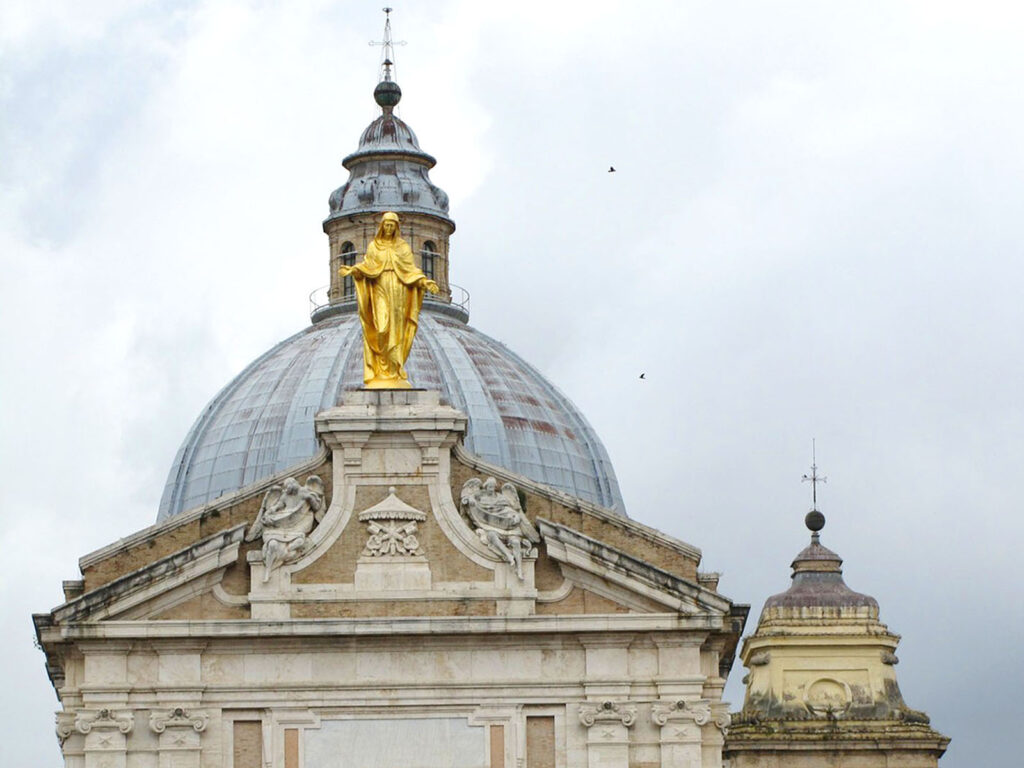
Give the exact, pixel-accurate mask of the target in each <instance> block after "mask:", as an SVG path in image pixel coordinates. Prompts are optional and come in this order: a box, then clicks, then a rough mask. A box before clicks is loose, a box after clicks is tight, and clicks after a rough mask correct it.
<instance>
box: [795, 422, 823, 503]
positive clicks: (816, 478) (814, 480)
mask: <svg viewBox="0 0 1024 768" xmlns="http://www.w3.org/2000/svg"><path fill="white" fill-rule="evenodd" d="M800 482H802V483H810V484H811V501H812V505H811V511H812V512H817V511H818V483H827V482H828V478H827V477H822V476H821V475H819V474H818V457H817V447H816V446H815V444H814V440H813V439H812V440H811V474H809V475H804V476H803V477H802V478H801V480H800Z"/></svg>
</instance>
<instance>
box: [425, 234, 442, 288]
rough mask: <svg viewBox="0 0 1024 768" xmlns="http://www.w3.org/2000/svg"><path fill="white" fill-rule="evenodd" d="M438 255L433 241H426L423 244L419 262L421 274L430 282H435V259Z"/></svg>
mask: <svg viewBox="0 0 1024 768" xmlns="http://www.w3.org/2000/svg"><path fill="white" fill-rule="evenodd" d="M440 255H441V254H439V253H438V252H437V246H436V245H434V242H433V240H427V242H425V243H424V244H423V250H422V251H420V261H421V262H422V263H423V274H424V275H426V276H427V277H429V278H430V279H431V280H437V257H438V256H440Z"/></svg>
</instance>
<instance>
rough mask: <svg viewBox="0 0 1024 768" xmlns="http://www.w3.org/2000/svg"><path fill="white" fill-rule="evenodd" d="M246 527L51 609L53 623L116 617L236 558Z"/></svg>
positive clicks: (220, 534)
mask: <svg viewBox="0 0 1024 768" xmlns="http://www.w3.org/2000/svg"><path fill="white" fill-rule="evenodd" d="M245 528H246V526H245V525H244V524H242V525H236V526H235V527H233V528H228V529H227V530H224V531H219V532H217V533H215V534H213V535H212V536H207V537H206V538H204V539H200V540H199V541H197V542H196V543H195V544H192V545H191V546H188V547H185V548H184V549H181V550H178V551H177V552H174V553H172V554H170V555H167V556H166V557H162V558H160V559H159V560H157V561H155V562H153V563H150V564H149V565H147V566H145V567H143V568H140V569H139V570H137V571H133V572H132V573H129V574H127V575H125V576H122V577H120V578H118V579H115V580H114V581H111V582H109V583H108V584H104V585H103V586H102V587H99V588H98V589H94V590H92V591H90V592H86V593H85V594H83V595H81V596H80V597H76V598H75V599H74V600H69V601H68V602H66V603H64V604H63V605H60V606H58V607H57V608H54V609H53V611H52V614H51V615H52V620H53V621H54V622H55V623H63V622H74V621H87V620H92V621H95V620H97V619H104V618H106V617H107V616H112V615H117V614H118V613H119V612H123V611H126V610H128V609H130V608H133V607H135V606H137V605H139V604H140V603H142V602H145V601H146V600H150V599H152V598H153V597H155V596H157V595H159V594H162V593H164V592H167V591H168V590H171V589H174V588H175V587H178V586H181V585H182V584H185V583H187V582H189V581H191V580H193V579H196V578H198V577H200V576H202V575H204V574H207V573H210V572H212V571H215V570H217V569H218V568H226V567H227V566H228V565H230V564H231V563H233V562H235V561H236V560H237V559H238V549H239V547H240V545H241V543H242V537H243V536H244V534H245Z"/></svg>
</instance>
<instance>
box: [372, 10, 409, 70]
mask: <svg viewBox="0 0 1024 768" xmlns="http://www.w3.org/2000/svg"><path fill="white" fill-rule="evenodd" d="M381 10H382V11H384V39H383V40H371V41H370V45H379V46H381V49H382V50H381V62H380V66H381V72H380V79H381V81H387V82H390V81H391V68H392V67H393V66H394V65H395V61H394V59H395V46H396V45H405V40H392V39H391V11H393V10H394V9H393V8H388V7H385V8H382V9H381Z"/></svg>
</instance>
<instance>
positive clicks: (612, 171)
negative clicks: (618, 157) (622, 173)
mask: <svg viewBox="0 0 1024 768" xmlns="http://www.w3.org/2000/svg"><path fill="white" fill-rule="evenodd" d="M608 173H615V166H614V165H609V166H608Z"/></svg>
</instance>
